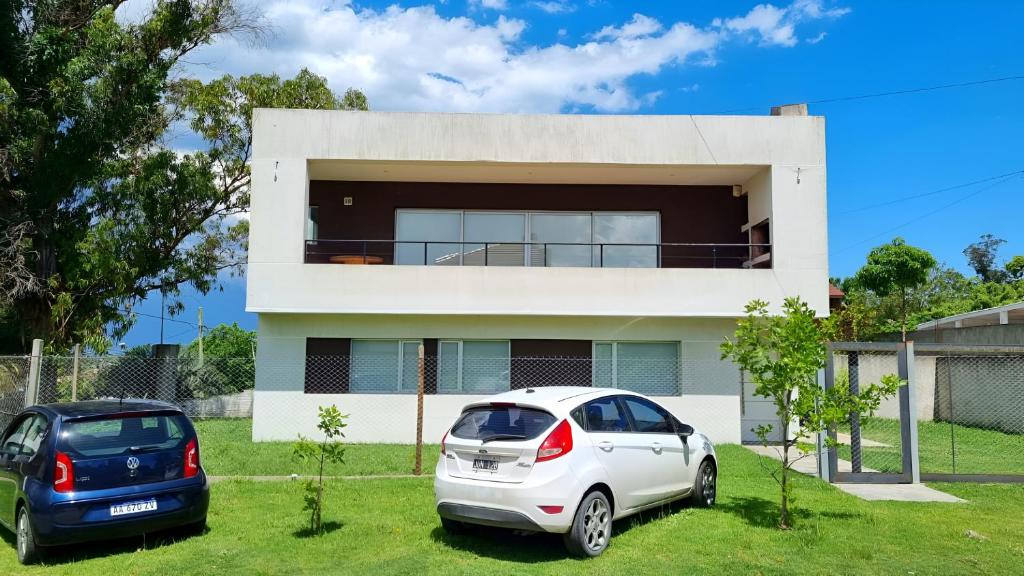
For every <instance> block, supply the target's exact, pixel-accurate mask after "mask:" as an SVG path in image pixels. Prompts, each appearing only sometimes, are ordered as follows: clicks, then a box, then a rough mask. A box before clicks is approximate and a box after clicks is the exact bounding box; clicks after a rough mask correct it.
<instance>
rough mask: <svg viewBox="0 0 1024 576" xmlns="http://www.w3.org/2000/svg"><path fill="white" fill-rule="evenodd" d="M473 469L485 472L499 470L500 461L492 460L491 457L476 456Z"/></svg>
mask: <svg viewBox="0 0 1024 576" xmlns="http://www.w3.org/2000/svg"><path fill="white" fill-rule="evenodd" d="M473 470H483V471H485V472H497V471H498V461H497V460H491V459H490V458H474V459H473Z"/></svg>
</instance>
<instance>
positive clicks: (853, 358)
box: [846, 350, 863, 473]
mask: <svg viewBox="0 0 1024 576" xmlns="http://www.w3.org/2000/svg"><path fill="white" fill-rule="evenodd" d="M846 370H847V373H848V374H849V379H850V394H860V355H859V354H858V353H857V352H856V351H853V350H851V351H850V353H849V354H847V355H846ZM861 462H862V459H861V448H860V414H858V413H856V412H853V413H851V414H850V469H851V470H853V472H854V473H857V472H863V469H862V466H861Z"/></svg>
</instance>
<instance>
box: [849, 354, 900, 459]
mask: <svg viewBox="0 0 1024 576" xmlns="http://www.w3.org/2000/svg"><path fill="white" fill-rule="evenodd" d="M833 363H834V366H835V385H836V386H837V387H842V388H847V387H848V388H850V389H851V391H854V392H856V391H859V390H860V389H861V388H862V387H865V386H868V385H871V384H877V383H878V382H880V381H881V379H882V377H883V376H885V375H886V374H897V373H898V371H899V367H898V362H897V355H896V352H895V350H892V351H884V350H866V351H846V350H836V351H835V352H834V353H833ZM836 440H837V441H838V442H839V448H838V454H839V458H840V463H839V465H840V470H841V471H844V472H853V473H861V472H881V473H886V474H902V473H903V447H902V438H901V437H900V407H899V399H898V397H896V396H893V397H891V398H886V399H884V400H883V401H882V403H881V405H880V406H879V408H878V410H877V411H875V412H874V413H873V414H870V415H865V416H858V415H856V414H852V415H850V417H849V419H848V420H847V421H846V422H844V423H843V424H841V425H840V426H839V427H838V428H837V430H836Z"/></svg>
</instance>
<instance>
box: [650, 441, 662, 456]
mask: <svg viewBox="0 0 1024 576" xmlns="http://www.w3.org/2000/svg"><path fill="white" fill-rule="evenodd" d="M651 450H654V453H655V454H661V442H652V443H651Z"/></svg>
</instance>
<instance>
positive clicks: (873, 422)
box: [839, 418, 1024, 474]
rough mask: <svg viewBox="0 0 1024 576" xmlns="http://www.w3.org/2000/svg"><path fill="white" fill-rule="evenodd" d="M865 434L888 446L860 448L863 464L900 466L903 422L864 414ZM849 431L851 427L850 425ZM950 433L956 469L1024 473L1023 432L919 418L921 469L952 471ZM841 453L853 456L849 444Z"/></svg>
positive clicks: (884, 467)
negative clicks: (973, 426)
mask: <svg viewBox="0 0 1024 576" xmlns="http://www.w3.org/2000/svg"><path fill="white" fill-rule="evenodd" d="M861 429H862V431H863V432H862V435H863V437H864V438H870V439H871V440H875V441H877V442H881V443H883V444H888V445H890V446H891V447H888V448H879V447H874V448H868V447H863V448H862V449H861V450H862V452H861V454H862V458H863V461H864V466H867V467H868V468H874V469H875V470H879V471H882V472H890V471H895V472H898V471H899V469H900V466H901V464H900V462H901V459H902V456H901V454H900V426H899V421H898V420H893V419H889V418H864V419H862V420H861ZM846 431H847V432H849V427H847V430H846ZM951 436H952V439H953V440H955V444H956V472H958V473H963V474H1000V473H1001V474H1024V435H1022V434H1006V433H1005V432H999V431H997V430H985V429H982V428H972V427H970V426H960V425H957V424H954V425H950V424H949V423H948V422H918V424H917V437H918V454H919V458H920V459H921V471H922V472H935V473H940V472H944V473H951V472H953V459H952V454H953V450H952V446H951ZM839 457H840V458H845V459H847V460H849V459H850V449H849V447H843V448H841V449H840V450H839Z"/></svg>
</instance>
